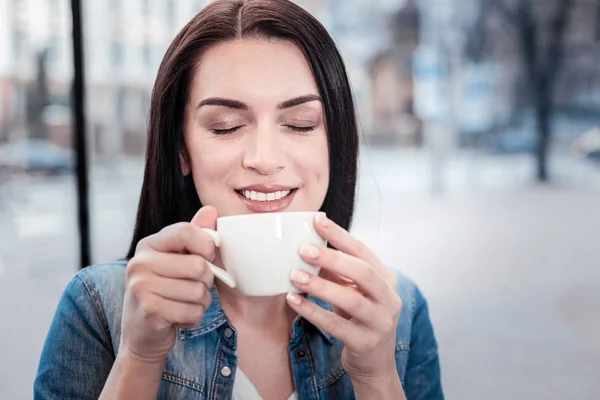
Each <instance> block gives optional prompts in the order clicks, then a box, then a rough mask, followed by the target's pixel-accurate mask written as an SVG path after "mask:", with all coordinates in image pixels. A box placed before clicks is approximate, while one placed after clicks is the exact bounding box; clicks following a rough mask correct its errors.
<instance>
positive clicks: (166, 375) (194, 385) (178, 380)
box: [162, 371, 204, 395]
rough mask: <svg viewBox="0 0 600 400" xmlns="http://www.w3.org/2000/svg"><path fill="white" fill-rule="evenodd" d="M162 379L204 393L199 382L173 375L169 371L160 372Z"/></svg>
mask: <svg viewBox="0 0 600 400" xmlns="http://www.w3.org/2000/svg"><path fill="white" fill-rule="evenodd" d="M162 380H164V381H167V382H170V383H174V384H176V385H181V386H184V387H187V388H189V389H192V390H195V391H197V392H200V393H201V394H202V395H204V388H203V387H202V385H201V384H200V383H198V382H195V381H192V380H190V379H186V378H183V377H181V376H178V375H175V374H173V373H171V372H167V371H164V372H163V374H162Z"/></svg>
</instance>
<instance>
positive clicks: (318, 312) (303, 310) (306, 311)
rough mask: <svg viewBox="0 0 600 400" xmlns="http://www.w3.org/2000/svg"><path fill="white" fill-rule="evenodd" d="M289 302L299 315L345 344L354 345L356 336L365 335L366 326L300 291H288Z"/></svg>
mask: <svg viewBox="0 0 600 400" xmlns="http://www.w3.org/2000/svg"><path fill="white" fill-rule="evenodd" d="M287 302H288V304H289V306H290V307H291V308H292V309H293V310H294V311H295V312H297V313H298V315H300V316H302V317H303V318H305V319H306V320H307V321H309V322H310V323H311V324H313V325H314V326H316V327H318V328H321V329H323V330H324V331H326V332H328V333H330V334H331V335H332V336H334V337H335V338H337V339H339V340H341V341H342V342H344V344H347V345H350V346H352V344H353V342H354V341H356V338H360V337H364V336H365V333H366V331H365V329H366V328H364V327H361V326H359V325H357V324H355V323H353V322H352V321H350V320H348V319H344V318H342V317H340V316H339V315H337V314H335V313H332V312H331V311H329V310H325V309H324V308H321V307H320V306H318V305H316V304H315V303H313V302H312V301H309V300H307V299H305V298H304V297H302V296H301V295H299V294H298V293H288V295H287Z"/></svg>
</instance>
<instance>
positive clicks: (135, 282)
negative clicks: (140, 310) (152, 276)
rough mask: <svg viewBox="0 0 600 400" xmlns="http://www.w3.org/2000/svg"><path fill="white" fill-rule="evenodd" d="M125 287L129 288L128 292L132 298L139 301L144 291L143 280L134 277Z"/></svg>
mask: <svg viewBox="0 0 600 400" xmlns="http://www.w3.org/2000/svg"><path fill="white" fill-rule="evenodd" d="M127 285H128V287H129V291H130V292H131V294H132V295H133V297H134V298H136V299H139V298H141V297H142V296H143V294H144V292H145V291H146V284H145V282H144V279H142V278H141V277H137V276H134V277H132V278H131V279H130V280H129V281H128V282H127Z"/></svg>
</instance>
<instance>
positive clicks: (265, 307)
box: [215, 281, 298, 337]
mask: <svg viewBox="0 0 600 400" xmlns="http://www.w3.org/2000/svg"><path fill="white" fill-rule="evenodd" d="M215 285H216V286H217V289H218V291H219V297H220V299H221V304H222V305H223V311H224V312H225V314H226V315H227V318H229V320H230V321H231V322H232V324H233V325H234V326H235V327H236V328H238V327H241V326H244V327H246V328H247V329H251V330H257V331H266V332H270V333H274V334H277V333H279V334H281V333H283V332H285V333H286V335H287V336H288V337H289V335H290V332H291V329H292V323H293V321H294V319H295V318H296V317H297V315H298V314H296V313H295V312H294V311H293V310H292V309H291V308H290V307H289V306H288V304H287V301H286V298H285V296H286V295H285V293H284V294H281V295H277V296H268V297H249V296H244V295H242V294H241V293H240V292H238V291H237V290H235V289H231V288H230V287H228V286H227V285H224V284H222V283H221V282H219V281H216V282H215Z"/></svg>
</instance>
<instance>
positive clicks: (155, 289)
mask: <svg viewBox="0 0 600 400" xmlns="http://www.w3.org/2000/svg"><path fill="white" fill-rule="evenodd" d="M216 220H217V210H216V208H214V207H211V206H206V207H203V208H202V209H200V211H198V213H197V214H196V215H195V216H194V218H193V219H192V221H191V222H189V223H187V222H182V223H177V224H173V225H170V226H167V227H166V228H164V229H163V230H161V231H160V232H158V233H156V234H154V235H151V236H148V237H146V238H144V239H142V240H140V241H139V243H138V245H137V248H136V252H135V255H134V257H133V258H132V259H131V260H130V261H129V263H128V265H127V286H126V290H125V300H124V303H123V316H122V321H121V343H120V347H119V352H121V351H123V352H125V353H126V354H128V355H130V356H134V357H135V358H136V359H139V360H140V361H143V362H149V363H164V361H165V359H166V357H167V354H168V353H169V352H170V351H171V349H172V348H173V346H174V345H175V341H176V329H177V328H194V327H196V326H197V325H198V323H199V322H200V320H201V319H202V316H203V314H204V310H206V308H207V307H208V306H209V305H210V303H211V301H212V299H211V293H210V288H211V287H212V285H213V279H214V275H213V273H212V272H211V270H210V269H209V267H208V265H207V260H212V259H213V258H214V254H215V246H214V244H213V241H212V240H211V238H210V236H209V235H208V234H207V233H205V232H203V231H202V228H210V229H214V228H215V226H216Z"/></svg>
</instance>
